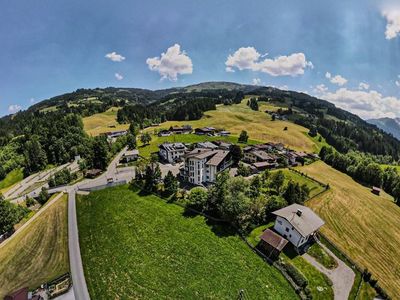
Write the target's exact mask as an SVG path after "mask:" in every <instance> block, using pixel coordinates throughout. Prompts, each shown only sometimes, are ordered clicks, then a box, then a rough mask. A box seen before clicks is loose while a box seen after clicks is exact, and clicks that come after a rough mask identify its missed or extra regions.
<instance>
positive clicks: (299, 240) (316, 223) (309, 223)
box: [273, 204, 325, 250]
mask: <svg viewBox="0 0 400 300" xmlns="http://www.w3.org/2000/svg"><path fill="white" fill-rule="evenodd" d="M273 214H274V215H275V216H276V220H275V225H274V229H275V231H276V232H278V233H279V234H280V235H281V236H283V237H284V238H285V239H287V240H289V241H290V242H291V243H292V244H293V245H294V246H295V247H296V248H297V249H299V250H300V249H301V247H302V246H305V245H306V243H307V242H308V241H309V240H310V239H311V238H313V236H314V235H315V234H316V232H317V231H318V229H319V228H320V227H321V226H322V225H324V224H325V222H324V221H323V220H322V219H321V218H320V217H319V216H318V215H317V214H316V213H314V212H313V211H312V210H311V209H310V208H308V207H306V206H303V205H299V204H292V205H289V206H286V207H284V208H281V209H279V210H277V211H274V212H273Z"/></svg>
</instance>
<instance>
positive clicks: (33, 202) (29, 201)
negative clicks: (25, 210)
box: [25, 197, 35, 207]
mask: <svg viewBox="0 0 400 300" xmlns="http://www.w3.org/2000/svg"><path fill="white" fill-rule="evenodd" d="M25 203H26V206H28V207H30V206H32V205H34V204H35V200H33V199H32V198H30V197H28V198H26V201H25Z"/></svg>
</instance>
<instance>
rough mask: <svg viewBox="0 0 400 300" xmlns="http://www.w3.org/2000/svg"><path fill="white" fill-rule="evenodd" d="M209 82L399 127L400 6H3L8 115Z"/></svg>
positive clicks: (226, 0) (1, 64) (231, 0)
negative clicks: (78, 93)
mask: <svg viewBox="0 0 400 300" xmlns="http://www.w3.org/2000/svg"><path fill="white" fill-rule="evenodd" d="M397 2H399V1H397ZM204 81H232V82H238V83H246V84H254V85H267V86H274V87H278V88H282V89H290V90H296V91H303V92H307V93H309V94H311V95H314V96H317V97H319V98H322V99H325V100H328V101H330V102H332V103H334V104H336V105H337V106H339V107H341V108H344V109H346V110H349V111H351V112H353V113H356V114H358V115H359V116H360V117H362V118H364V119H369V118H379V117H400V3H398V4H396V1H393V2H391V1H375V0H374V1H373V0H352V1H345V0H337V1H329V2H328V1H320V0H306V1H298V0H285V1H273V0H252V1H236V0H201V1H199V0H192V1H189V0H182V1H178V0H169V1H153V0H147V1H133V0H130V1H102V0H96V1H91V0H90V1H88V0H86V1H75V0H68V1H61V0H58V1H54V0H48V1H44V0H35V1H27V0H19V1H7V0H0V115H6V114H10V113H15V112H17V111H19V110H21V109H26V108H27V107H29V106H30V105H32V104H34V103H37V102H39V101H41V100H44V99H47V98H50V97H52V96H56V95H59V94H63V93H66V92H71V91H74V90H76V89H78V88H96V87H108V86H116V87H140V88H148V89H164V88H169V87H174V86H186V85H189V84H194V83H199V82H204Z"/></svg>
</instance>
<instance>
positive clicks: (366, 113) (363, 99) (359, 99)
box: [317, 88, 400, 119]
mask: <svg viewBox="0 0 400 300" xmlns="http://www.w3.org/2000/svg"><path fill="white" fill-rule="evenodd" d="M317 96H318V97H319V98H322V99H324V100H327V101H330V102H332V103H334V104H335V105H337V106H338V107H340V108H342V109H344V110H347V111H350V112H352V113H355V114H357V115H359V116H360V117H361V118H364V119H371V118H382V117H389V118H393V117H400V99H398V98H396V97H391V96H383V95H382V94H381V93H379V92H377V91H373V90H370V91H360V90H349V89H347V88H340V89H338V90H336V91H335V92H329V91H327V90H325V91H323V92H321V93H319V94H318V95H317Z"/></svg>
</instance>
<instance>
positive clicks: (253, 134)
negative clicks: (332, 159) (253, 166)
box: [149, 98, 316, 152]
mask: <svg viewBox="0 0 400 300" xmlns="http://www.w3.org/2000/svg"><path fill="white" fill-rule="evenodd" d="M246 103H247V98H246V99H244V100H243V101H242V103H241V104H234V105H219V106H218V107H217V110H213V111H207V112H205V113H204V116H203V118H201V119H200V120H195V121H168V122H165V123H162V124H161V125H160V126H159V127H158V128H164V129H167V128H169V127H170V126H174V125H184V124H190V125H192V126H193V128H196V127H204V126H212V127H215V128H224V129H225V130H229V131H230V132H231V133H232V134H233V135H236V136H238V135H239V134H240V132H241V131H242V130H246V131H247V133H248V134H249V136H250V138H251V139H253V140H258V141H262V142H269V141H272V142H276V143H278V142H280V143H283V144H285V145H286V146H288V147H289V148H292V149H294V150H299V151H306V152H313V151H315V150H316V148H315V142H314V141H313V140H312V139H311V138H307V137H305V133H307V132H308V129H307V128H304V127H302V126H299V125H296V124H294V123H291V122H288V121H278V120H277V121H272V120H271V116H270V115H268V114H267V113H265V112H263V111H262V108H263V107H262V106H261V109H260V111H253V110H251V109H250V108H249V107H248V106H247V105H246ZM285 127H287V129H288V130H286V131H284V130H283V129H284V128H285ZM153 129H154V128H153ZM149 130H151V129H149Z"/></svg>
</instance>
